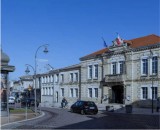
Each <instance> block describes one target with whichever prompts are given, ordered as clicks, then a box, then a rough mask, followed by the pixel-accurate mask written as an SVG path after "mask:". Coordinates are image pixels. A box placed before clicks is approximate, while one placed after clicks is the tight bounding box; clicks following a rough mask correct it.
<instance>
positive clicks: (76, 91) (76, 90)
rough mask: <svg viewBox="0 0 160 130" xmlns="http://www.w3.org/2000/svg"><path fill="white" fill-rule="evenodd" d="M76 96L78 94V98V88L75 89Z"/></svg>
mask: <svg viewBox="0 0 160 130" xmlns="http://www.w3.org/2000/svg"><path fill="white" fill-rule="evenodd" d="M75 94H76V95H75V96H76V97H78V89H77V88H75Z"/></svg>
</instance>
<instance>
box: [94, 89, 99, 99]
mask: <svg viewBox="0 0 160 130" xmlns="http://www.w3.org/2000/svg"><path fill="white" fill-rule="evenodd" d="M94 92H95V97H96V98H98V88H94Z"/></svg>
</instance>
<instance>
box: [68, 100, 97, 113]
mask: <svg viewBox="0 0 160 130" xmlns="http://www.w3.org/2000/svg"><path fill="white" fill-rule="evenodd" d="M70 110H71V112H77V113H81V114H82V115H84V114H97V113H98V108H97V106H96V104H95V103H94V102H92V101H77V102H75V103H74V104H73V105H72V106H71V108H70Z"/></svg>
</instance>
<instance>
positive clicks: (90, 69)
mask: <svg viewBox="0 0 160 130" xmlns="http://www.w3.org/2000/svg"><path fill="white" fill-rule="evenodd" d="M88 78H89V79H92V65H89V66H88Z"/></svg>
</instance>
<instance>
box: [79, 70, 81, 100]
mask: <svg viewBox="0 0 160 130" xmlns="http://www.w3.org/2000/svg"><path fill="white" fill-rule="evenodd" d="M79 100H81V67H79Z"/></svg>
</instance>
